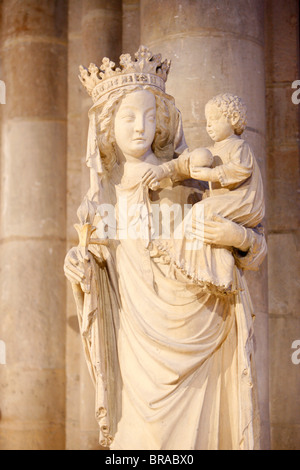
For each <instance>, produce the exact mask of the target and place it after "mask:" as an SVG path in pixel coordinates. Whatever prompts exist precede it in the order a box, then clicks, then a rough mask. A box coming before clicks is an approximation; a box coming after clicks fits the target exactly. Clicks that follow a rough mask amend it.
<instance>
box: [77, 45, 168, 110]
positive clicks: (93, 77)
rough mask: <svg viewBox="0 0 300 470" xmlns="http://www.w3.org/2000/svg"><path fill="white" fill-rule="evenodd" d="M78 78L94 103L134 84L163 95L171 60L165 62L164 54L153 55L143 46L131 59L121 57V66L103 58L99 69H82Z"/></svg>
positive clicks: (95, 67)
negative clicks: (148, 87) (147, 87)
mask: <svg viewBox="0 0 300 470" xmlns="http://www.w3.org/2000/svg"><path fill="white" fill-rule="evenodd" d="M79 70H80V75H79V79H80V81H81V83H82V84H83V86H84V87H85V89H86V90H87V92H88V94H89V95H90V96H91V97H92V100H93V102H94V103H98V102H99V100H103V98H105V96H106V95H107V94H108V93H110V92H112V91H114V90H117V89H120V88H125V87H129V86H134V85H141V86H151V87H153V88H157V89H159V90H161V91H162V92H164V91H165V82H166V80H167V77H168V73H169V70H170V61H169V60H164V61H162V56H161V54H152V52H151V51H150V50H149V48H148V47H146V46H140V47H139V50H138V51H137V52H136V53H135V55H134V58H133V59H132V57H131V55H130V54H122V55H121V56H120V66H119V67H116V64H115V63H114V62H112V61H111V60H110V59H108V58H107V57H104V59H103V60H102V64H101V65H100V67H98V66H97V65H95V64H93V63H91V64H90V65H89V67H88V68H85V67H83V66H82V65H81V66H80V67H79Z"/></svg>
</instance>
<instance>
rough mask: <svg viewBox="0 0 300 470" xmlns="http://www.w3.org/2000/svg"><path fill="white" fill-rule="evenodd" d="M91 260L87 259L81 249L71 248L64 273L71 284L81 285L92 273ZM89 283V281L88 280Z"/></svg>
mask: <svg viewBox="0 0 300 470" xmlns="http://www.w3.org/2000/svg"><path fill="white" fill-rule="evenodd" d="M89 268H90V259H85V258H84V257H83V255H82V252H81V250H80V249H79V247H74V248H71V250H70V251H69V252H68V253H67V256H66V258H65V262H64V272H65V275H66V277H67V279H68V280H69V281H70V282H75V283H77V284H80V283H82V282H84V281H85V280H87V279H86V275H87V273H88V272H89V271H90V269H89ZM87 281H88V280H87Z"/></svg>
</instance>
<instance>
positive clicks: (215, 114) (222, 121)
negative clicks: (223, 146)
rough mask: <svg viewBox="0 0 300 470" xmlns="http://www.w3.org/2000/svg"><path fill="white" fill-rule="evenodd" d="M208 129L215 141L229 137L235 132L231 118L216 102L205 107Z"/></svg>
mask: <svg viewBox="0 0 300 470" xmlns="http://www.w3.org/2000/svg"><path fill="white" fill-rule="evenodd" d="M205 117H206V130H207V133H208V134H209V136H210V138H211V139H212V140H213V141H214V142H220V141H221V140H224V139H227V138H228V137H230V136H231V135H232V134H233V133H234V129H233V125H232V122H231V120H230V119H229V118H228V117H226V116H225V115H224V114H223V113H222V112H221V111H220V109H219V108H218V107H217V106H216V105H215V104H207V105H206V107H205Z"/></svg>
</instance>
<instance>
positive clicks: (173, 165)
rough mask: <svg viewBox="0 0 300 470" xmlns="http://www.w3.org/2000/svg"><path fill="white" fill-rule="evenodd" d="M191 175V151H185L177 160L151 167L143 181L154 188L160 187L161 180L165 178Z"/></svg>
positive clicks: (183, 177)
mask: <svg viewBox="0 0 300 470" xmlns="http://www.w3.org/2000/svg"><path fill="white" fill-rule="evenodd" d="M190 177H191V176H190V170H189V153H188V152H187V151H185V152H183V153H182V154H181V155H180V156H179V157H178V158H176V159H175V160H171V161H170V162H166V163H163V164H162V165H158V166H156V167H152V168H149V169H148V170H147V171H146V173H145V174H144V176H143V178H142V183H143V185H144V186H149V188H150V189H152V190H154V189H158V188H159V183H160V181H162V180H163V179H165V178H180V179H185V178H190Z"/></svg>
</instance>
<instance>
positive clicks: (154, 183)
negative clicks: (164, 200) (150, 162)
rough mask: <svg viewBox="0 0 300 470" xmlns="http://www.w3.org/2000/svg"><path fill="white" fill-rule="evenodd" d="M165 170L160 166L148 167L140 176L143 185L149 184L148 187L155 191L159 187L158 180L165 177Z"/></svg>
mask: <svg viewBox="0 0 300 470" xmlns="http://www.w3.org/2000/svg"><path fill="white" fill-rule="evenodd" d="M165 176H166V175H165V172H164V170H163V168H162V167H161V166H159V165H158V166H155V167H152V168H149V170H147V171H146V173H145V174H144V176H143V178H142V183H143V185H144V186H149V188H150V189H152V190H153V191H155V190H156V189H158V188H159V182H160V181H161V180H162V179H164V178H165Z"/></svg>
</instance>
